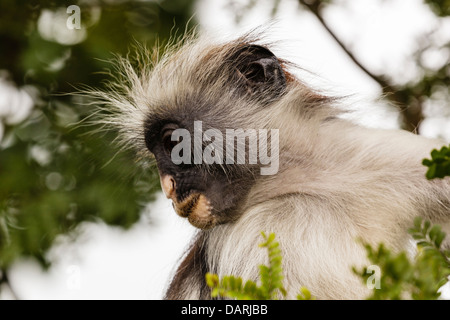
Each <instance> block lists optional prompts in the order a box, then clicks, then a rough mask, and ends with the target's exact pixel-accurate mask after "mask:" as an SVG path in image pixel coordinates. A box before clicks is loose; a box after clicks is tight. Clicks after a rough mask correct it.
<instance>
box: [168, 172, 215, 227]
mask: <svg viewBox="0 0 450 320" xmlns="http://www.w3.org/2000/svg"><path fill="white" fill-rule="evenodd" d="M161 187H162V189H163V191H164V193H165V194H166V197H167V198H169V199H171V200H172V204H173V208H174V209H175V212H176V213H177V214H178V215H179V216H180V217H183V218H187V219H188V221H189V222H190V223H191V224H192V225H193V226H194V227H197V228H199V229H211V228H212V227H214V226H215V225H216V224H217V218H216V217H215V216H214V215H213V214H212V206H211V202H210V201H209V200H208V198H207V197H206V196H205V195H204V194H202V193H199V192H192V193H190V194H189V195H188V196H187V197H185V198H183V199H182V200H178V199H177V196H176V191H175V190H176V186H175V180H174V179H173V178H172V177H171V176H170V175H164V176H162V177H161Z"/></svg>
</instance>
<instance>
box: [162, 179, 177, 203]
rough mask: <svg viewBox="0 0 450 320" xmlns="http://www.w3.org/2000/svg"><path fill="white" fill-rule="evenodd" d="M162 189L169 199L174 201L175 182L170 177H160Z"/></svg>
mask: <svg viewBox="0 0 450 320" xmlns="http://www.w3.org/2000/svg"><path fill="white" fill-rule="evenodd" d="M160 182H161V188H162V190H163V191H164V194H165V195H166V197H167V198H168V199H174V197H175V180H174V179H173V178H172V177H171V176H169V175H164V176H162V177H160Z"/></svg>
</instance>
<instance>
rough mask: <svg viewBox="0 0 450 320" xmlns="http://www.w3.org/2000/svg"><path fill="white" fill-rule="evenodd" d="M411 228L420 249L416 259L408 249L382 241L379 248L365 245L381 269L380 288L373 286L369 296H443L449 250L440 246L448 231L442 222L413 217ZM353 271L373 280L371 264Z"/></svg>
mask: <svg viewBox="0 0 450 320" xmlns="http://www.w3.org/2000/svg"><path fill="white" fill-rule="evenodd" d="M409 232H410V233H411V235H412V236H413V237H414V239H415V240H416V241H417V247H418V253H417V255H416V256H415V258H414V260H411V259H410V258H409V257H408V254H407V253H406V252H404V251H403V252H400V253H396V254H395V253H393V252H392V251H391V250H390V249H388V248H386V247H385V246H384V245H383V244H380V245H379V246H378V248H376V249H374V248H373V247H372V246H370V245H367V244H366V245H365V248H366V251H367V257H368V258H369V260H370V262H371V263H372V264H373V265H377V266H378V267H379V268H380V269H381V274H380V279H379V281H380V284H379V288H377V289H374V290H373V291H372V295H371V296H370V297H369V298H368V299H371V300H380V299H383V300H386V299H391V300H399V299H415V300H434V299H438V298H439V297H440V292H438V290H439V288H440V287H441V286H442V285H444V284H445V283H446V282H447V281H448V279H447V277H448V276H449V275H450V261H449V256H450V253H449V252H448V251H444V250H443V249H442V248H441V243H442V241H443V240H444V238H445V233H444V232H442V231H441V230H440V226H438V225H434V226H431V223H430V222H429V221H423V219H421V218H416V219H415V220H414V227H413V228H411V229H410V230H409ZM354 272H355V273H356V274H358V275H359V276H361V277H362V279H363V280H364V282H365V283H367V281H369V280H370V279H369V278H370V277H371V272H368V268H364V269H363V270H360V271H358V270H356V269H354Z"/></svg>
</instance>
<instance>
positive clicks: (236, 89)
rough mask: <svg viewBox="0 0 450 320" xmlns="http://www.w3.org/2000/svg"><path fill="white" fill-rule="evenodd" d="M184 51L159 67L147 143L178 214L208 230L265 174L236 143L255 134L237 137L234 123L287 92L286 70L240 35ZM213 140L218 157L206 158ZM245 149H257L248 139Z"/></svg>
mask: <svg viewBox="0 0 450 320" xmlns="http://www.w3.org/2000/svg"><path fill="white" fill-rule="evenodd" d="M199 49H201V51H199ZM181 51H182V52H180V51H178V52H177V54H175V55H174V56H169V58H168V60H166V61H164V62H162V63H163V66H162V67H161V68H158V66H157V67H156V68H155V69H154V71H153V72H158V75H157V77H158V78H159V83H158V85H157V87H158V88H157V89H153V90H154V91H153V92H154V93H155V94H154V95H153V96H152V98H151V102H150V104H151V106H149V107H150V108H149V109H151V111H150V112H148V113H147V114H146V117H145V120H144V123H143V125H144V136H145V143H146V147H147V148H148V150H149V151H150V152H151V153H152V154H153V155H154V157H155V159H156V164H157V166H158V170H159V174H160V180H161V187H162V189H163V191H164V193H165V194H166V196H167V197H168V198H169V199H171V200H172V202H173V207H174V209H175V211H176V213H177V214H178V215H180V216H181V217H185V218H187V219H188V220H189V222H190V223H191V224H192V225H194V226H195V227H198V228H201V229H209V228H212V227H214V226H215V225H217V224H221V223H226V222H229V221H232V220H233V219H235V218H237V217H238V215H239V208H240V205H241V204H242V202H243V201H244V199H245V197H246V195H247V194H248V192H249V190H250V189H251V186H252V184H253V183H254V182H255V180H256V179H257V176H258V175H259V174H260V173H259V172H258V169H259V167H260V164H258V163H257V162H256V163H255V162H254V163H247V162H246V161H239V160H244V159H238V157H239V155H238V153H237V150H236V152H234V150H232V149H239V143H241V144H242V143H243V142H246V141H247V140H246V139H248V141H250V137H249V136H246V137H244V140H241V141H240V142H239V141H238V140H239V137H238V136H236V135H231V134H229V133H230V130H234V129H238V130H239V129H240V130H242V128H243V129H247V128H254V126H255V125H257V124H258V122H261V121H252V120H251V119H254V118H255V115H256V114H257V113H258V110H259V109H261V108H267V106H268V105H270V104H271V103H273V101H276V99H277V97H279V96H280V95H282V93H283V91H284V90H285V88H286V75H285V72H284V70H283V66H282V61H280V60H279V59H278V58H277V57H275V55H274V54H273V53H272V52H271V51H270V50H269V49H267V48H266V47H264V46H260V45H255V44H250V43H248V42H246V41H243V40H242V39H241V40H240V41H236V42H233V43H227V44H225V45H217V46H210V45H209V46H200V47H198V46H194V47H192V46H187V48H182V49H181ZM164 87H166V88H165V89H164ZM157 95H159V96H157ZM261 125H262V124H261ZM239 132H241V133H243V131H239ZM180 133H181V134H180ZM254 133H256V131H254ZM208 134H209V136H208ZM230 137H231V138H232V140H231V141H230V139H226V140H227V141H224V140H225V138H230ZM219 140H220V141H219ZM219 142H220V144H218V143H219ZM182 143H184V144H185V145H184V147H183V148H180V144H182ZM225 143H226V148H227V150H225V149H226V148H225ZM208 146H209V148H210V149H211V147H212V146H214V148H213V150H210V152H209V153H208V154H209V155H210V156H212V157H213V160H215V161H209V162H208V161H206V159H205V157H204V155H205V152H207V149H208ZM240 150H245V155H244V156H243V157H244V158H245V159H249V157H250V154H249V153H250V152H254V150H253V151H252V150H250V146H248V145H246V146H244V147H243V148H242V149H240ZM230 152H231V153H232V155H231V156H230ZM225 154H226V155H227V158H226V159H225ZM174 157H175V158H177V157H178V158H179V159H178V161H177V159H175V158H174ZM241 157H242V156H241ZM183 160H185V161H183Z"/></svg>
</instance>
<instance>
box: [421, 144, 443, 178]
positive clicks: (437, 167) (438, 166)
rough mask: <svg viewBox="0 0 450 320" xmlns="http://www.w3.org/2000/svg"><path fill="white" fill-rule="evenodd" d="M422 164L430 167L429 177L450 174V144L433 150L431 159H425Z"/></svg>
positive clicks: (441, 176)
mask: <svg viewBox="0 0 450 320" xmlns="http://www.w3.org/2000/svg"><path fill="white" fill-rule="evenodd" d="M422 164H423V165H424V166H427V167H428V171H427V173H426V177H427V178H428V179H434V178H444V177H445V176H450V146H449V147H446V146H443V147H442V148H441V149H440V150H437V149H434V150H433V151H431V159H424V160H423V162H422Z"/></svg>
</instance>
